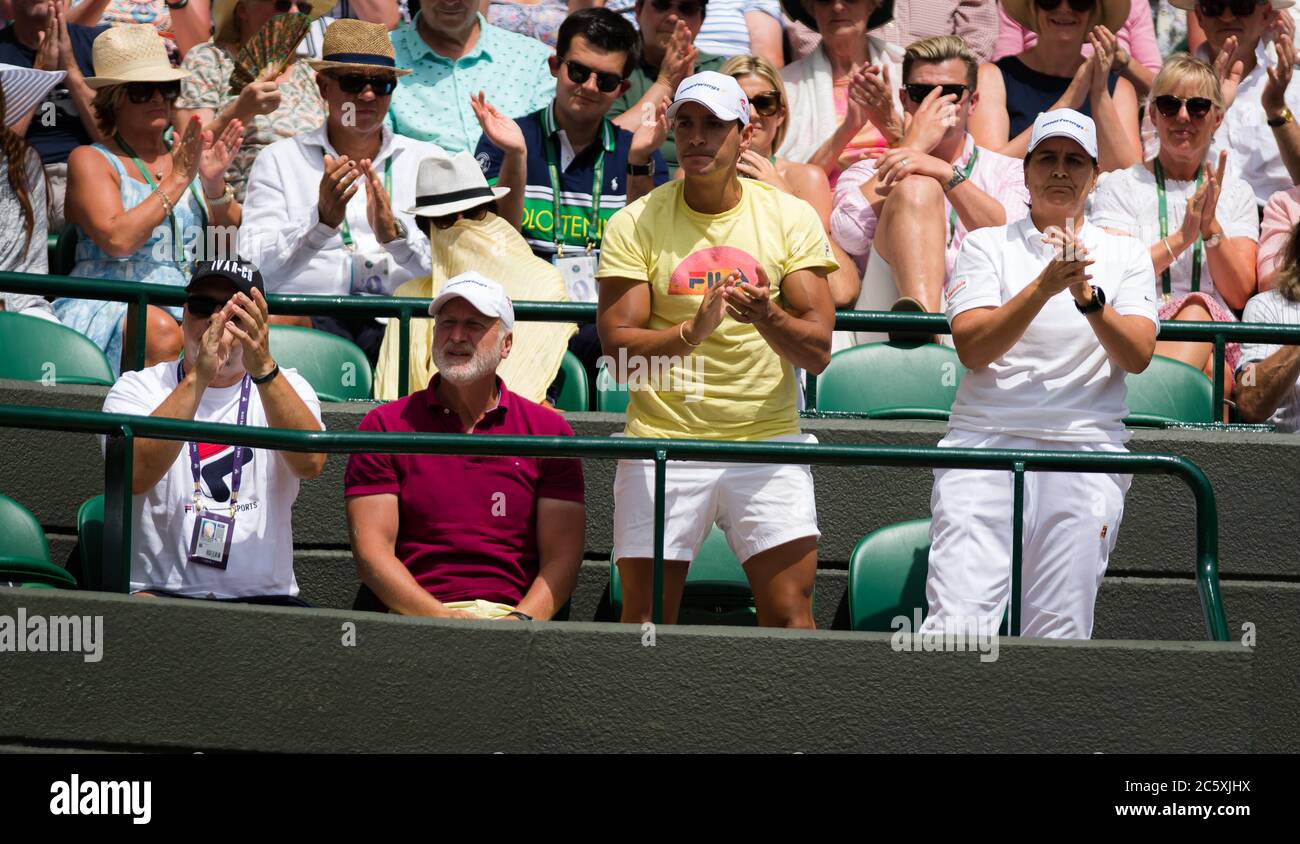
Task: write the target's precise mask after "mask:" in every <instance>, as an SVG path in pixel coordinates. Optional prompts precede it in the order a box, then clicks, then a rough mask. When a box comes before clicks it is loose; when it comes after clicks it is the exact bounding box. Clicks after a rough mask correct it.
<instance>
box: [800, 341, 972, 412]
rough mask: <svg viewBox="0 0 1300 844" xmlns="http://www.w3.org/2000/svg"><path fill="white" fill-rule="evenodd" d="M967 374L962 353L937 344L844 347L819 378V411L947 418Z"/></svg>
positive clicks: (887, 344) (878, 344) (877, 344)
mask: <svg viewBox="0 0 1300 844" xmlns="http://www.w3.org/2000/svg"><path fill="white" fill-rule="evenodd" d="M964 372H965V370H964V369H963V367H962V365H961V361H960V360H959V359H958V358H957V352H956V351H955V350H954V349H950V348H948V347H947V346H940V345H937V344H935V343H924V344H921V345H914V344H907V343H868V344H866V345H864V346H854V347H853V348H851V349H841V350H840V351H838V352H836V353H835V354H834V355H832V356H831V362H830V364H829V365H828V366H827V367H826V371H825V372H823V373H822V374H821V375H819V376H817V408H816V409H817V410H821V411H840V412H849V413H865V414H867V416H869V417H870V418H872V419H937V420H940V421H946V420H947V419H948V412H949V410H951V408H952V402H953V399H955V398H956V397H957V384H958V383H959V382H960V381H961V376H962V374H963V373H964Z"/></svg>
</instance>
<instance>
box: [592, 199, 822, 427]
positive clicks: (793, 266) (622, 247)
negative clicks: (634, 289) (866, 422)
mask: <svg viewBox="0 0 1300 844" xmlns="http://www.w3.org/2000/svg"><path fill="white" fill-rule="evenodd" d="M740 182H741V185H742V189H741V199H740V202H739V203H738V204H737V205H736V207H735V208H732V209H731V210H729V211H726V212H724V213H722V214H716V215H711V214H700V213H698V212H696V211H693V210H691V208H690V207H689V206H688V205H687V204H686V200H685V199H684V198H683V195H682V188H683V185H684V182H682V181H675V182H669V183H668V184H666V185H663V186H662V187H659V188H657V189H655V190H654V191H652V192H651V193H650V194H648V195H647V196H644V197H642V198H641V199H639V200H637V201H636V202H634V203H632V204H631V205H629V206H627V207H626V208H624V209H623V210H622V211H619V212H618V213H617V214H615V215H614V216H613V217H612V218H610V221H609V223H608V224H607V225H606V227H605V235H604V237H603V238H602V240H601V247H600V268H599V269H598V270H597V272H596V278H597V279H606V278H625V279H631V280H634V281H645V282H648V283H649V284H650V307H651V314H650V323H649V326H648V327H649V328H652V329H663V328H668V327H671V326H674V325H677V324H678V323H681V322H685V321H686V320H688V319H690V318H691V317H693V316H695V314H696V312H697V311H699V308H700V301H701V298H702V297H703V296H704V293H705V291H706V290H708V288H709V287H711V286H712V285H714V284H717V283H720V282H721V281H722V280H723V279H724V278H726V276H727V274H728V273H730V272H731V271H733V270H734V269H737V268H739V269H740V270H741V272H743V273H744V274H745V276H746V277H747V278H748V279H749V280H750V281H751V282H753V281H757V279H758V275H757V267H758V265H759V264H762V266H763V269H764V271H765V272H766V273H767V278H768V281H769V282H770V284H771V285H772V298H773V301H775V302H776V303H777V304H778V305H781V304H782V300H781V296H780V290H781V281H782V279H784V278H785V277H786V276H787V275H789V274H790V273H792V272H794V271H796V270H801V269H824V270H826V271H828V272H829V271H832V270H835V269H837V268H838V265H837V264H836V263H835V259H834V258H833V257H832V255H831V248H830V243H829V242H828V241H827V240H826V234H825V232H824V231H823V229H822V224H821V220H820V218H818V216H817V212H816V211H814V210H813V207H812V206H811V205H809V204H808V203H807V202H804V201H803V200H802V199H799V198H797V197H795V196H791V195H790V194H787V193H784V192H783V191H780V190H777V189H776V188H773V187H771V186H770V185H766V184H763V183H762V182H757V181H753V180H751V179H741V180H740ZM612 363H613V364H614V367H615V370H614V371H615V372H620V371H621V374H622V376H623V379H624V380H626V382H627V384H628V390H629V394H628V398H629V403H628V409H627V429H626V433H627V435H628V436H629V437H682V438H691V439H706V440H749V441H754V440H766V439H771V438H772V437H779V436H785V435H788V434H794V433H798V431H799V414H798V411H797V410H796V409H795V390H796V389H797V386H798V385H797V382H796V381H795V377H794V368H793V367H792V366H791V365H790V362H789V361H787V360H785V359H784V358H782V357H780V356H779V355H777V353H776V352H775V351H773V349H772V347H771V346H769V345H768V344H767V341H766V340H764V339H763V337H762V335H760V334H759V333H758V329H757V328H755V327H754V326H752V325H746V324H744V323H741V322H737V321H736V320H734V319H732V318H731V317H730V316H724V317H723V319H722V324H721V325H719V326H718V328H717V330H716V331H714V332H713V334H711V335H709V337H708V338H707V339H706V340H705V341H704V343H703V344H702V345H701V346H700V347H699V348H698V349H696V350H695V351H694V353H692V354H690V355H687V356H684V357H683V358H680V359H679V358H669V359H668V360H665V361H636V360H628V359H627V357H626V354H624V355H623V356H622V360H621V361H620V360H619V359H617V358H616V359H614V360H613V361H612ZM607 365H608V363H607ZM638 387H640V389H638Z"/></svg>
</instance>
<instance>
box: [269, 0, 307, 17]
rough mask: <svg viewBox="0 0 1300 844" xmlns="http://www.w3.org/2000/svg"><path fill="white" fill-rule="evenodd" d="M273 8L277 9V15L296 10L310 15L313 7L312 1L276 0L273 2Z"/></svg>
mask: <svg viewBox="0 0 1300 844" xmlns="http://www.w3.org/2000/svg"><path fill="white" fill-rule="evenodd" d="M271 8H272V9H274V10H275V13H276V14H277V15H287V14H289V13H290V12H292V11H295V10H297V11H298V12H299V13H300V14H303V15H310V14H311V8H312V7H311V4H310V3H304V2H302V0H275V2H273V3H272V4H271Z"/></svg>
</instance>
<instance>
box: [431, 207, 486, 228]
mask: <svg viewBox="0 0 1300 844" xmlns="http://www.w3.org/2000/svg"><path fill="white" fill-rule="evenodd" d="M487 212H488V207H487V205H476V206H474V207H473V208H471V209H469V210H468V211H457V212H455V213H454V214H442V215H440V216H438V217H425V219H426V220H428V221H429V225H431V226H433V227H434V228H435V229H449V228H451V227H452V226H454V225H456V221H457V220H459V219H461V218H462V217H464V218H465V219H466V220H481V219H483V218H484V217H485V216H487Z"/></svg>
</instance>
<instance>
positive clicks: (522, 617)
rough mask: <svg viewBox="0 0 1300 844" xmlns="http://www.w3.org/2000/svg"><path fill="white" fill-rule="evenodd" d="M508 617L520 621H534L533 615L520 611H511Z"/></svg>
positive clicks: (507, 614)
mask: <svg viewBox="0 0 1300 844" xmlns="http://www.w3.org/2000/svg"><path fill="white" fill-rule="evenodd" d="M506 616H507V617H508V616H514V617H515V618H517V619H519V620H520V621H532V620H533V617H532V616H531V615H529V614H528V613H526V612H520V611H519V610H511V611H510V612H508V613H506Z"/></svg>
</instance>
